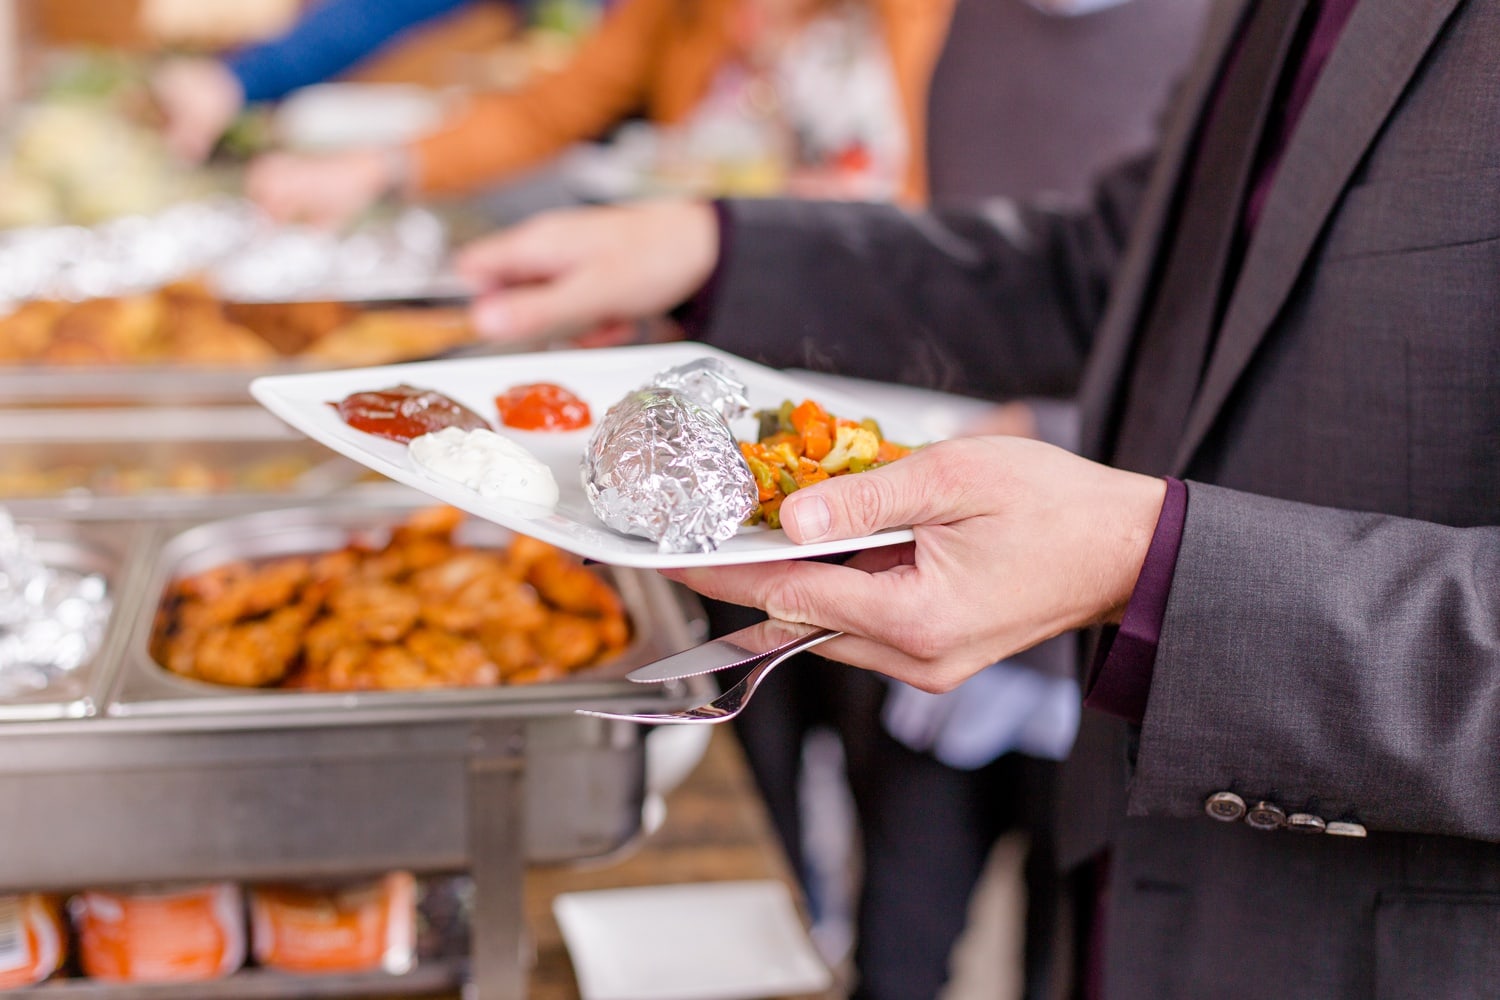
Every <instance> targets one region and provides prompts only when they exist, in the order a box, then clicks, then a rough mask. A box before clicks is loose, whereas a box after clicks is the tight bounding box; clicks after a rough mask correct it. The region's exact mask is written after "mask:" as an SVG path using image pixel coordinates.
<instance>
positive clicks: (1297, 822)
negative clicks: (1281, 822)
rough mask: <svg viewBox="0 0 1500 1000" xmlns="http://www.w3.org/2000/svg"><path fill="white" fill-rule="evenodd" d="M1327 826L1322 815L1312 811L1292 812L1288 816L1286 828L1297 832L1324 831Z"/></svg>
mask: <svg viewBox="0 0 1500 1000" xmlns="http://www.w3.org/2000/svg"><path fill="white" fill-rule="evenodd" d="M1327 826H1328V824H1327V823H1325V822H1323V819H1322V817H1320V816H1314V815H1313V814H1312V813H1292V814H1291V815H1290V816H1288V817H1287V818H1286V828H1287V829H1288V830H1292V831H1295V832H1297V833H1322V832H1323V830H1324V829H1325V828H1326V827H1327Z"/></svg>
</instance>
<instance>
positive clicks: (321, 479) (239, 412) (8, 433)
mask: <svg viewBox="0 0 1500 1000" xmlns="http://www.w3.org/2000/svg"><path fill="white" fill-rule="evenodd" d="M356 483H357V484H360V486H361V488H369V487H377V486H378V487H382V488H386V489H391V490H394V489H396V487H394V484H390V483H388V482H386V481H384V480H381V479H379V477H376V476H372V475H369V474H367V473H365V472H364V470H362V469H361V468H360V467H359V466H357V465H355V464H354V463H352V462H349V461H347V460H346V459H343V458H341V457H340V456H338V455H335V454H334V453H333V452H330V451H329V450H328V449H326V448H324V447H323V446H321V445H319V444H317V443H316V442H313V441H309V440H308V439H306V438H305V437H303V436H301V435H300V434H297V433H295V432H293V431H292V430H290V429H289V428H288V427H287V426H286V425H285V424H283V423H281V422H280V421H279V420H277V419H275V418H274V417H272V416H271V415H270V414H268V413H266V412H265V411H264V410H262V409H260V408H259V407H247V406H220V407H202V408H195V409H179V408H174V407H143V408H131V407H126V408H112V409H88V408H56V409H53V408H45V409H32V410H16V409H11V410H0V504H4V505H5V507H6V508H7V509H8V510H10V511H11V512H12V513H13V514H15V515H16V516H18V517H67V518H69V519H70V520H76V519H89V520H98V519H108V520H127V519H128V520H145V519H161V518H182V517H186V516H198V517H202V516H214V515H219V516H222V515H227V514H232V513H241V512H244V511H246V510H258V509H263V508H264V507H266V506H267V504H268V503H269V502H273V501H280V502H283V503H285V502H287V501H291V502H301V503H306V502H311V501H314V500H316V499H317V498H320V497H324V496H327V495H328V494H330V493H333V492H335V491H338V490H341V489H344V488H347V487H348V486H350V485H352V484H356Z"/></svg>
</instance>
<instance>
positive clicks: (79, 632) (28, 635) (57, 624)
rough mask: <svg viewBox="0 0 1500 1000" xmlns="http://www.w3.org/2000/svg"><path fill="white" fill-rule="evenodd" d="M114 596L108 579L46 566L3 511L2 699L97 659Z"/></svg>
mask: <svg viewBox="0 0 1500 1000" xmlns="http://www.w3.org/2000/svg"><path fill="white" fill-rule="evenodd" d="M110 604H111V602H110V598H109V594H108V590H107V586H106V584H105V581H104V578H103V577H102V576H100V575H99V574H97V573H89V574H83V573H77V572H73V571H70V570H66V569H56V568H53V567H49V566H47V565H46V564H44V563H43V562H42V560H41V558H40V557H39V556H38V555H37V551H36V544H35V541H34V540H33V538H32V536H31V533H30V532H29V531H28V530H26V529H24V528H19V527H17V526H16V524H15V522H14V521H12V520H11V517H10V515H9V514H7V513H6V512H5V511H3V510H0V698H13V697H16V696H17V695H21V694H25V693H27V692H31V691H39V690H42V689H43V688H46V687H48V686H50V685H51V684H53V683H55V682H56V681H58V680H59V679H61V678H62V677H63V676H65V675H67V674H69V673H71V672H72V671H74V670H77V669H78V668H79V667H82V666H83V665H84V664H86V663H88V662H89V660H90V659H92V658H93V656H94V652H95V651H96V650H97V649H98V648H99V643H100V642H101V641H102V639H103V638H104V626H105V623H106V622H107V621H108V620H109V614H110Z"/></svg>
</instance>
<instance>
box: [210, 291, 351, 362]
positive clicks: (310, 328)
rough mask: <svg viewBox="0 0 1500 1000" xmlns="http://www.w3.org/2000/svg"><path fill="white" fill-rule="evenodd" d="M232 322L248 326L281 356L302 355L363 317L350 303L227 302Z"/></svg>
mask: <svg viewBox="0 0 1500 1000" xmlns="http://www.w3.org/2000/svg"><path fill="white" fill-rule="evenodd" d="M224 314H225V315H226V316H227V317H228V318H229V320H230V321H231V322H234V323H238V324H240V325H241V326H245V327H248V328H249V329H250V330H252V331H254V333H255V334H256V336H258V337H259V338H261V339H262V340H264V341H265V342H266V343H268V344H270V345H271V346H272V347H273V348H275V350H276V351H277V353H279V354H287V355H290V354H301V353H302V352H303V351H305V350H307V349H308V347H310V346H311V345H313V344H315V343H317V342H318V341H320V340H322V339H323V338H324V337H326V336H328V334H330V333H332V332H333V331H334V330H337V329H338V328H339V327H341V326H344V325H345V324H347V323H348V322H349V321H350V320H352V319H354V318H355V317H356V316H358V315H359V310H358V309H356V308H355V307H354V306H351V305H349V304H348V303H347V302H267V303H253V304H238V303H226V304H225V305H224Z"/></svg>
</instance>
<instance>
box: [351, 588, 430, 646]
mask: <svg viewBox="0 0 1500 1000" xmlns="http://www.w3.org/2000/svg"><path fill="white" fill-rule="evenodd" d="M328 609H329V611H331V612H332V613H333V615H334V616H335V617H337V618H341V619H343V620H344V622H345V623H346V624H347V625H348V626H349V628H350V631H351V632H353V633H354V634H356V635H358V636H360V637H361V638H365V639H371V640H373V641H375V642H396V641H398V640H399V639H400V638H401V637H402V636H404V635H406V633H408V632H410V631H411V628H412V626H413V625H415V624H416V623H417V615H418V614H419V613H420V612H421V610H422V608H421V605H420V604H419V603H418V601H417V598H416V595H415V594H413V593H412V592H411V591H410V590H407V589H405V588H403V587H397V586H393V585H392V584H389V583H370V582H352V583H350V584H349V585H348V586H347V587H345V588H344V589H343V590H339V591H336V592H334V594H333V595H332V596H331V597H330V598H329V599H328Z"/></svg>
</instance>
